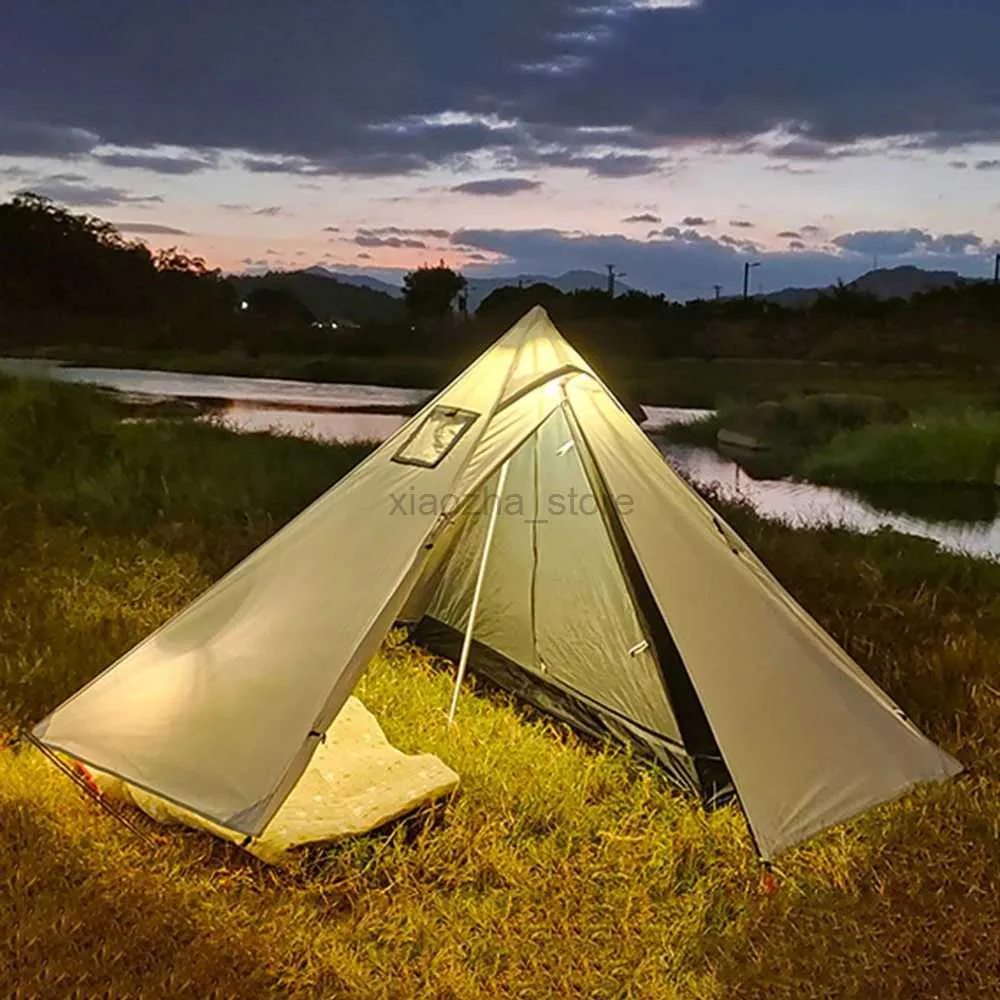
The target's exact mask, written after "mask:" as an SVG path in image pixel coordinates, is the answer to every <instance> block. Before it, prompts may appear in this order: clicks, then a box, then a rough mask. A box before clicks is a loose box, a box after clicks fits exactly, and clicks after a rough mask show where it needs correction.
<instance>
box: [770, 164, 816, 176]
mask: <svg viewBox="0 0 1000 1000" xmlns="http://www.w3.org/2000/svg"><path fill="white" fill-rule="evenodd" d="M764 169H765V170H771V171H773V172H774V173H776V174H791V175H792V176H793V177H806V176H808V175H809V174H815V173H816V171H815V170H814V169H813V168H812V167H793V166H792V165H791V164H790V163H772V164H770V165H769V166H767V167H765V168H764Z"/></svg>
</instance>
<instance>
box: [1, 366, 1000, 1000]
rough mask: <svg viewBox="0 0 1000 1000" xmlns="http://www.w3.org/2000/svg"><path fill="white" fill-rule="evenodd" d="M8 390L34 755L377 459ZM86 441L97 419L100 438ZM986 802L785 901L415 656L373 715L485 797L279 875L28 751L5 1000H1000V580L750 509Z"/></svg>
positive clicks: (392, 654) (908, 824)
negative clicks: (101, 683)
mask: <svg viewBox="0 0 1000 1000" xmlns="http://www.w3.org/2000/svg"><path fill="white" fill-rule="evenodd" d="M107 406H108V404H107V403H105V402H101V401H98V400H97V399H96V397H94V396H93V394H91V393H89V392H88V391H87V390H77V389H76V387H68V386H43V387H39V386H35V385H27V386H25V385H16V384H12V383H11V382H9V381H8V382H0V552H2V553H3V558H2V559H0V734H6V735H7V736H8V737H12V736H13V734H14V733H15V731H16V729H17V727H18V726H20V725H24V724H28V723H30V722H33V721H36V720H37V719H38V718H40V717H41V716H42V715H43V714H45V713H46V712H47V711H48V710H50V709H51V708H53V707H54V706H55V705H56V704H57V703H58V702H59V701H60V700H61V699H63V698H64V697H65V696H67V695H68V694H70V693H71V692H72V691H74V690H75V689H76V688H77V687H78V686H79V685H80V684H81V683H82V682H83V681H85V680H86V679H87V678H88V677H90V676H92V675H93V674H94V673H96V672H97V671H98V670H100V669H101V668H102V667H104V666H105V665H106V664H107V663H108V662H109V661H111V660H112V659H113V658H115V656H117V655H118V654H119V653H121V652H122V651H124V650H125V649H127V648H128V647H129V646H130V645H131V644H133V643H134V642H135V641H137V640H138V639H139V638H141V637H142V636H143V635H145V634H146V633H147V632H148V631H149V630H150V629H152V628H153V627H155V626H156V625H157V624H159V623H160V622H161V621H163V620H164V619H165V618H166V617H167V616H169V615H170V614H172V613H173V612H175V611H176V610H178V609H179V608H181V607H182V606H183V605H184V604H185V603H186V602H187V601H189V600H190V599H191V598H192V597H193V596H195V595H196V594H197V593H198V592H199V591H200V590H202V589H203V588H204V587H205V586H206V585H207V584H208V583H209V582H210V581H211V580H212V579H214V578H216V577H217V576H218V575H219V574H220V573H221V572H223V571H224V570H225V569H226V568H227V567H228V566H229V565H232V564H233V563H234V562H235V561H236V560H238V559H239V558H240V557H242V556H243V555H244V554H246V553H247V552H248V551H250V550H251V549H252V548H253V547H254V546H255V545H256V544H258V543H259V542H260V541H262V540H263V539H264V538H265V537H267V536H268V535H269V534H270V533H271V532H273V531H274V530H275V529H276V528H277V527H279V526H280V524H282V523H283V522H284V521H286V520H287V519H288V518H289V517H290V516H291V515H292V514H293V513H294V512H295V511H297V510H298V509H299V508H301V507H302V506H304V505H305V504H306V503H307V502H308V501H309V500H311V499H312V498H313V497H314V496H316V495H317V494H318V493H319V492H321V491H322V490H323V489H324V488H325V487H326V486H328V485H329V484H330V483H331V482H333V481H334V480H336V479H337V478H338V477H339V476H341V475H342V474H343V473H344V472H345V471H346V470H347V469H348V468H350V467H351V465H353V464H354V463H355V462H356V461H357V460H358V459H359V458H360V456H361V455H362V454H364V452H365V447H364V446H357V447H337V446H323V445H319V444H311V443H307V442H302V441H295V440H290V439H273V438H266V437H262V436H256V435H248V436H243V437H239V436H235V435H230V434H228V433H226V432H224V431H221V430H218V429H216V428H212V427H204V426H198V425H195V424H192V423H190V422H187V423H185V422H180V423H175V424H172V425H170V426H155V425H126V426H122V425H119V424H116V423H115V422H114V419H113V415H111V414H110V413H109V412H108V409H107ZM67 421H71V423H67ZM722 510H723V513H724V514H725V515H726V516H727V517H728V518H729V520H730V522H731V523H732V524H733V526H734V527H735V528H736V529H737V530H738V531H739V532H741V534H743V536H744V537H745V538H746V540H747V541H748V542H749V543H750V544H751V545H752V546H753V547H754V548H755V549H756V550H757V551H758V553H759V554H760V555H761V556H762V558H764V560H765V561H766V562H767V563H768V564H769V565H770V566H771V567H772V568H773V570H774V571H775V572H776V574H777V575H778V576H779V578H780V579H782V581H783V582H784V583H785V584H786V585H787V586H788V587H789V588H790V590H791V591H792V592H793V594H794V595H795V596H796V597H798V598H799V599H800V600H801V601H802V602H803V603H804V604H805V605H806V607H807V608H808V609H809V610H810V611H812V612H813V613H814V614H815V615H816V616H817V617H818V618H819V620H820V621H821V623H822V624H823V625H824V626H825V627H826V628H828V629H829V630H830V631H831V632H832V633H833V634H834V636H835V637H836V638H837V639H838V640H840V641H841V642H843V643H844V644H845V645H846V647H847V648H848V649H849V651H850V652H851V653H852V654H853V655H854V656H855V657H856V658H857V659H858V660H859V661H860V662H861V663H862V665H863V666H864V667H865V668H866V669H867V670H868V671H869V672H870V673H871V674H872V675H873V676H874V677H875V678H876V679H877V680H878V681H879V682H880V683H881V684H882V685H883V686H885V687H886V688H887V690H888V691H889V692H890V693H891V694H892V695H893V696H894V697H895V698H896V699H897V700H898V701H899V702H900V703H901V705H902V707H903V708H904V710H905V711H906V712H907V713H908V714H909V715H910V716H911V717H912V718H913V719H914V720H915V721H916V723H917V724H918V725H919V726H921V727H922V728H923V729H924V730H925V731H926V732H927V733H928V734H929V735H930V736H931V737H932V738H933V739H935V740H937V741H938V742H939V743H941V744H942V745H943V746H944V747H945V748H946V749H947V750H949V751H950V752H952V753H955V754H956V755H957V756H959V758H960V759H961V760H963V762H965V763H966V764H968V765H969V766H970V770H969V772H968V773H967V774H965V775H963V776H961V777H960V778H958V779H956V780H954V781H952V782H950V783H948V784H947V785H944V786H938V787H935V788H931V789H926V790H921V791H918V792H917V793H914V794H913V795H910V796H908V797H906V798H905V799H903V800H901V801H900V802H898V803H896V804H893V805H890V806H887V807H884V808H881V809H878V810H875V811H874V812H872V813H870V814H868V815H866V816H865V817H862V818H861V819H859V820H857V821H855V822H853V823H851V824H848V825H847V826H845V827H841V828H838V829H836V830H833V831H830V832H828V833H827V834H825V835H824V836H822V837H820V838H818V839H816V840H814V841H811V842H809V843H808V844H806V845H804V846H802V847H800V848H798V849H796V850H794V851H792V852H790V853H789V854H788V855H786V856H784V857H783V858H782V859H781V860H780V862H779V865H778V884H779V891H778V893H777V894H776V895H770V894H768V893H765V892H763V891H762V889H761V883H760V872H759V870H758V867H757V865H756V862H755V859H754V854H753V850H752V847H751V844H750V840H749V837H748V835H747V833H746V830H745V827H744V824H743V822H742V819H741V816H740V814H739V813H738V811H736V810H735V809H725V810H722V811H720V812H717V813H715V814H712V815H711V816H706V815H705V814H704V813H703V812H702V811H701V810H700V809H698V808H697V807H696V806H695V805H694V804H693V803H692V802H691V801H689V800H688V799H686V798H684V797H683V796H682V795H680V794H678V793H675V792H674V791H672V790H671V789H670V788H669V787H667V786H665V785H664V784H663V783H662V782H661V781H660V780H658V779H657V778H656V777H655V776H654V775H653V774H651V773H650V772H649V771H647V770H645V769H643V768H641V767H639V766H636V765H633V764H632V763H631V762H630V761H629V760H628V759H627V758H625V757H624V756H623V755H621V754H618V753H616V752H614V751H613V750H610V749H606V748H605V749H602V748H595V747H593V746H589V745H585V744H584V743H581V742H580V741H578V740H577V739H576V738H575V737H574V736H573V735H572V734H571V733H570V732H568V731H567V730H566V729H564V728H562V727H560V726H557V725H554V724H546V723H544V722H540V721H539V720H537V719H531V718H529V717H527V716H526V715H524V714H523V713H521V712H520V711H519V710H518V709H517V707H516V705H514V704H513V703H511V702H509V701H507V700H505V699H502V698H498V697H496V696H487V695H486V694H485V693H483V692H481V691H476V690H475V687H474V685H470V686H469V687H468V688H467V689H466V690H465V693H464V694H463V697H462V699H461V703H460V707H459V716H458V717H459V725H458V726H457V727H456V728H455V729H454V730H449V729H447V728H446V726H445V725H444V712H445V710H446V707H447V701H448V694H449V687H450V678H449V675H448V673H447V671H446V670H444V669H442V664H440V663H439V662H435V661H432V660H431V659H430V658H429V657H427V656H426V655H424V654H422V653H421V652H419V651H418V650H415V649H413V648H411V647H409V646H407V645H400V644H397V643H396V642H395V641H390V642H389V643H387V644H386V646H385V648H384V649H383V651H382V653H381V654H380V655H379V657H378V658H377V660H376V662H375V663H374V664H373V666H372V668H371V669H370V670H369V672H368V674H367V675H366V676H365V678H364V680H363V682H362V685H361V687H360V689H359V691H358V693H359V694H360V696H361V697H362V699H363V700H364V702H365V703H366V704H367V705H368V706H369V707H370V708H371V709H372V710H373V711H374V712H375V713H376V714H377V715H378V717H379V718H380V720H381V722H382V724H383V726H384V728H385V730H386V733H387V735H388V736H389V738H390V739H391V740H392V741H393V742H394V743H395V744H396V745H397V746H399V747H401V748H402V749H404V750H408V751H415V750H418V749H419V750H422V751H431V752H434V753H437V754H438V755H439V756H441V757H442V759H443V760H445V762H446V763H448V764H449V765H450V766H452V767H453V768H455V769H456V770H457V771H458V772H459V774H460V775H461V777H462V788H461V791H460V794H459V795H458V796H457V797H456V798H455V799H454V800H452V801H451V802H450V803H449V804H447V806H446V807H443V808H441V809H439V810H437V811H436V812H434V813H429V814H426V815H424V816H421V817H417V818H415V819H413V820H411V821H410V822H408V823H404V824H402V825H397V826H395V827H393V828H391V829H389V830H387V831H383V832H380V833H378V834H374V835H371V836H367V837H363V838H358V839H355V840H353V841H350V842H347V843H344V844H341V845H338V846H333V847H330V848H328V849H325V850H322V851H315V852H312V853H310V854H308V855H307V856H304V857H302V858H301V859H300V862H299V863H298V865H297V866H295V867H294V868H293V870H291V871H288V872H278V871H275V870H273V869H269V868H266V867H264V866H263V865H261V864H259V863H257V862H255V861H253V860H252V859H249V858H248V857H247V856H245V855H243V854H241V853H240V852H239V851H238V850H237V849H235V848H231V847H229V846H226V845H223V844H221V843H219V842H216V841H214V840H213V839H212V838H210V837H208V836H207V835H201V834H197V833H193V832H190V833H174V832H169V833H164V834H163V835H162V837H161V840H160V842H159V843H158V845H157V846H156V847H155V848H150V847H149V846H147V845H146V844H144V843H143V842H142V841H140V840H139V839H138V838H136V837H135V836H134V835H133V834H131V833H130V832H129V831H128V830H126V829H124V828H122V827H120V826H119V825H118V824H116V823H115V822H114V821H113V820H111V819H109V818H107V817H106V816H105V815H104V814H103V813H101V812H100V811H99V810H97V809H95V807H94V806H93V805H92V804H91V803H89V802H88V801H86V800H85V799H83V798H82V797H81V796H80V794H79V793H78V792H77V791H76V789H75V788H74V787H73V786H72V785H71V784H70V783H69V782H68V781H67V780H66V779H65V778H64V777H63V776H62V775H60V774H58V773H56V772H53V771H52V769H51V768H50V767H49V765H48V764H47V763H46V762H45V761H44V760H42V759H40V758H39V756H38V755H37V754H36V753H35V752H34V751H32V750H30V749H27V748H24V747H23V745H22V747H21V748H20V749H18V750H15V749H12V748H8V749H0V996H4V997H7V996H10V997H13V998H19V1000H20V998H25V1000H29V998H30V1000H36V998H37V1000H47V998H73V997H87V998H90V997H105V996H107V997H114V998H116V1000H117V998H129V997H166V996H169V997H192V998H208V997H219V998H236V997H240V998H245V997H255V998H256V997H276V998H277V997H293V998H299V997H307V998H339V997H349V998H408V997H419V998H446V997H447V998H462V1000H464V998H480V997H483V998H486V997H488V998H490V1000H499V998H508V997H510V998H514V997H517V998H529V997H530V998H536V997H588V998H590V997H593V998H640V997H641V998H656V1000H660V998H668V1000H669V998H672V997H678V998H713V1000H728V998H732V997H738V998H761V1000H763V998H768V1000H770V998H778V1000H783V998H787V1000H791V998H796V1000H798V998H879V1000H886V998H900V1000H903V998H906V1000H921V998H927V1000H930V998H932V997H935V998H936V997H948V998H955V997H970V998H971V997H975V998H981V997H987V996H994V995H1000V963H998V960H997V957H996V940H997V938H998V936H1000V902H998V900H1000V737H998V735H997V734H998V732H1000V667H998V665H997V664H998V663H1000V564H996V563H991V562H987V561H976V560H971V559H965V558H961V557H957V556H950V555H946V554H943V553H941V552H939V551H938V550H936V549H935V548H934V547H933V546H932V545H930V544H928V543H923V542H920V541H918V540H915V539H904V538H901V537H898V536H894V535H891V534H878V535H873V536H867V537H862V536H857V535H851V534H848V533H846V532H842V531H837V530H833V529H823V530H815V531H793V530H791V529H789V528H786V527H783V526H781V525H776V524H773V523H768V522H764V521H761V520H759V519H757V518H756V517H754V515H753V514H752V512H751V511H748V510H746V509H744V508H734V507H729V506H724V507H722Z"/></svg>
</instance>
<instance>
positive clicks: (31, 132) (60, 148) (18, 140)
mask: <svg viewBox="0 0 1000 1000" xmlns="http://www.w3.org/2000/svg"><path fill="white" fill-rule="evenodd" d="M0 52H2V47H0ZM8 72H9V70H8ZM99 141H100V140H99V138H98V136H97V135H96V134H95V133H94V132H91V131H88V130H87V129H85V128H73V127H66V126H58V125H43V124H39V123H36V122H24V121H18V120H16V119H11V118H6V117H4V116H3V114H2V112H0V156H52V157H77V156H82V155H84V154H85V153H89V152H90V151H91V150H92V149H93V148H94V147H95V146H96V145H97V144H98V142H99Z"/></svg>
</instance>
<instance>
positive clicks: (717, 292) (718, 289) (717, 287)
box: [712, 285, 722, 302]
mask: <svg viewBox="0 0 1000 1000" xmlns="http://www.w3.org/2000/svg"><path fill="white" fill-rule="evenodd" d="M712 287H713V288H714V289H715V301H716V302H718V301H719V299H721V298H722V285H712Z"/></svg>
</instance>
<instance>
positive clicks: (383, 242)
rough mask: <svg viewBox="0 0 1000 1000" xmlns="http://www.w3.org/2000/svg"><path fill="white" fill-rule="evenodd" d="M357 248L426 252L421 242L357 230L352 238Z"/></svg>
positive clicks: (423, 243) (371, 231)
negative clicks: (389, 248) (386, 248)
mask: <svg viewBox="0 0 1000 1000" xmlns="http://www.w3.org/2000/svg"><path fill="white" fill-rule="evenodd" d="M354 242H355V243H356V244H357V245H358V246H359V247H392V248H393V249H396V250H426V249H427V244H426V243H425V242H424V241H423V240H417V239H409V238H404V237H402V236H380V235H378V234H377V233H376V232H375V231H373V230H366V229H359V230H358V233H357V235H356V236H355V237H354Z"/></svg>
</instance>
